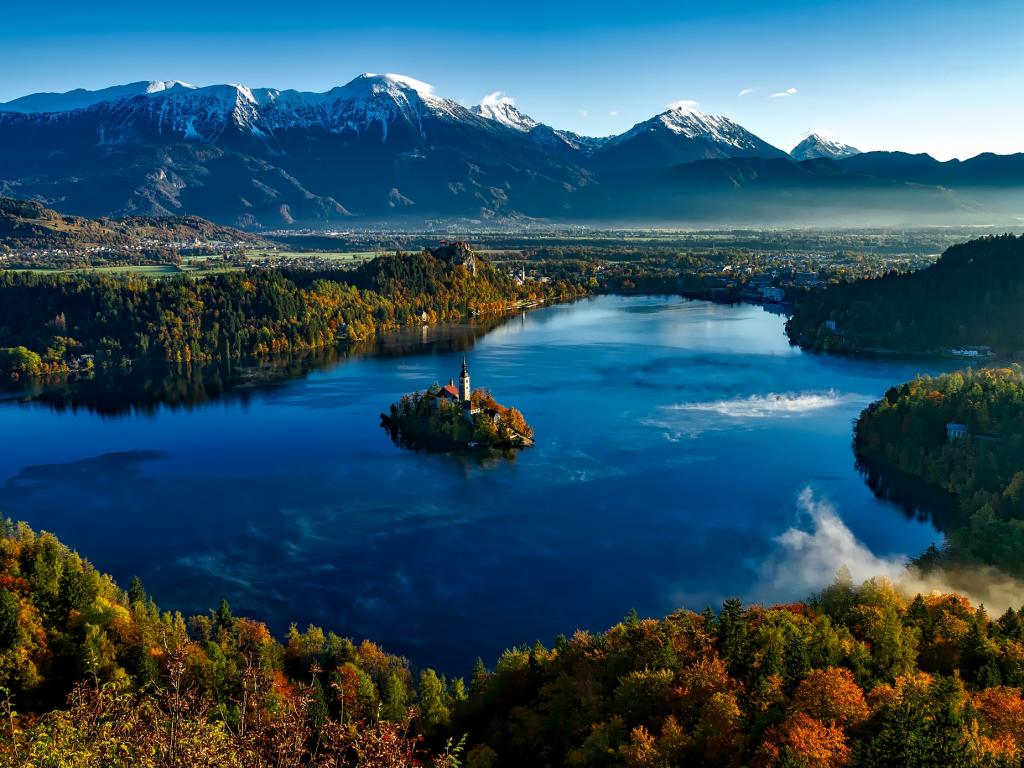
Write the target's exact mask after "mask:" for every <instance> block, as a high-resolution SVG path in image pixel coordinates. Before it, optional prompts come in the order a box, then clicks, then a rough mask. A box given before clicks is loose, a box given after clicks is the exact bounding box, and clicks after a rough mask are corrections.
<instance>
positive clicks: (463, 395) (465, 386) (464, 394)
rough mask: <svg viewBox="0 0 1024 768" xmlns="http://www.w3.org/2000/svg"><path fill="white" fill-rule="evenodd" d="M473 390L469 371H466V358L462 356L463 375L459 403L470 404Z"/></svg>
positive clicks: (460, 377)
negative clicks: (470, 386)
mask: <svg viewBox="0 0 1024 768" xmlns="http://www.w3.org/2000/svg"><path fill="white" fill-rule="evenodd" d="M472 392H473V391H472V390H471V389H470V388H469V371H467V370H466V356H465V355H463V356H462V373H460V374H459V401H460V402H463V403H468V402H469V398H470V395H471V394H472Z"/></svg>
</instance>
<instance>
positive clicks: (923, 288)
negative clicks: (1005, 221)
mask: <svg viewBox="0 0 1024 768" xmlns="http://www.w3.org/2000/svg"><path fill="white" fill-rule="evenodd" d="M1022 306H1024V236H1022V237H1017V236H1014V235H1002V236H992V237H983V238H980V239H977V240H972V241H971V242H968V243H963V244H961V245H954V246H952V247H951V248H949V249H948V250H946V252H945V253H943V254H942V256H941V257H940V258H939V260H938V261H937V262H936V263H935V264H934V265H933V266H931V267H929V268H927V269H924V270H921V271H920V272H914V273H910V274H902V275H898V274H890V275H887V276H885V277H882V278H879V279H875V280H861V281H857V282H853V283H846V284H841V285H836V286H831V287H829V288H828V289H827V290H825V291H822V292H820V293H812V294H809V295H807V296H806V297H804V298H802V299H800V300H799V301H798V302H797V304H796V306H795V308H794V313H793V317H792V319H790V321H789V322H788V323H787V324H786V332H787V333H788V334H789V337H790V340H791V341H793V342H794V343H797V344H799V345H800V346H802V347H805V348H807V349H816V350H824V351H830V352H848V353H856V352H863V351H876V350H885V351H896V352H909V353H946V352H948V351H949V350H950V349H951V348H954V347H965V346H975V347H978V346H987V347H991V348H992V350H993V351H995V352H996V353H998V354H1003V355H1016V354H1019V353H1021V352H1024V322H1022V320H1024V315H1022V314H1021V307H1022Z"/></svg>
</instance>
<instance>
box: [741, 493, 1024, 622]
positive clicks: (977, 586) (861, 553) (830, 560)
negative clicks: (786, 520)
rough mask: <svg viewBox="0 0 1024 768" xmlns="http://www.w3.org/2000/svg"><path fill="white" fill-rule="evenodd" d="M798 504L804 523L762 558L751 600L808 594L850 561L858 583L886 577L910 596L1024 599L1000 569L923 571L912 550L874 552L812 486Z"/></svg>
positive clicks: (1001, 604) (1014, 602)
mask: <svg viewBox="0 0 1024 768" xmlns="http://www.w3.org/2000/svg"><path fill="white" fill-rule="evenodd" d="M797 506H798V508H799V511H800V513H801V518H802V521H803V523H804V524H802V525H797V526H793V527H791V528H789V529H788V530H787V531H785V532H784V533H782V534H781V535H779V536H776V537H775V539H774V542H775V545H776V549H775V551H774V552H773V553H772V554H771V555H770V556H769V557H768V558H767V559H766V560H765V561H764V562H763V563H762V565H761V579H760V583H759V584H758V585H757V586H756V587H755V588H754V590H753V593H752V594H751V595H749V598H750V599H753V600H758V601H763V602H775V601H788V600H801V599H804V598H806V597H807V596H809V595H812V594H814V593H815V592H818V591H819V590H821V589H823V588H824V587H826V586H828V585H829V584H830V583H831V582H832V581H833V579H834V578H835V574H836V572H837V571H838V570H839V569H840V568H841V567H844V566H845V567H846V569H847V570H849V572H850V576H851V577H852V579H853V582H854V583H855V584H859V583H861V582H863V581H867V580H868V579H872V578H877V577H881V578H885V579H888V580H889V581H891V582H892V583H893V584H894V585H895V586H896V588H897V589H898V590H900V591H901V592H902V593H903V594H904V595H905V596H907V597H911V596H913V595H916V594H924V595H927V594H934V593H949V592H957V593H959V594H962V595H965V596H966V597H967V598H968V599H969V600H970V601H971V602H972V603H974V604H975V605H978V604H982V603H983V604H984V605H985V607H986V608H988V609H989V610H990V611H994V612H996V613H1002V612H1003V611H1005V610H1006V609H1007V608H1008V607H1011V606H1013V607H1016V606H1019V605H1020V604H1021V595H1022V594H1024V583H1022V582H1021V581H1020V580H1018V579H1015V578H1013V577H1011V576H1008V575H1007V574H1005V573H1002V572H1001V571H998V570H996V569H995V568H992V567H990V566H983V567H972V568H967V567H953V568H951V569H950V570H945V571H933V572H929V573H922V572H921V571H920V570H918V569H917V568H916V567H915V566H914V565H912V564H910V561H909V558H908V557H907V556H906V555H903V554H893V555H876V554H875V553H874V552H872V551H871V550H870V549H869V548H868V546H867V545H866V544H865V543H864V542H863V541H861V540H860V539H858V538H857V537H856V536H855V535H854V533H853V531H851V530H850V529H849V528H848V527H847V526H846V523H844V522H843V520H842V518H841V517H840V516H839V513H838V512H837V511H836V509H835V507H833V506H832V504H830V503H829V502H828V501H824V500H820V499H818V498H816V497H815V495H814V492H813V491H812V490H811V489H810V488H805V489H804V490H803V491H801V493H800V496H799V499H798V504H797Z"/></svg>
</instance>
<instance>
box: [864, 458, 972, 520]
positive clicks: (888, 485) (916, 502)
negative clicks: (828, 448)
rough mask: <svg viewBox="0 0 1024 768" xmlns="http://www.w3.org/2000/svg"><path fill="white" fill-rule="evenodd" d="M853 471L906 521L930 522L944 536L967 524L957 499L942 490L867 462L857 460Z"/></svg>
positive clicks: (900, 472) (913, 477)
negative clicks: (855, 469) (899, 511)
mask: <svg viewBox="0 0 1024 768" xmlns="http://www.w3.org/2000/svg"><path fill="white" fill-rule="evenodd" d="M856 468H857V471H858V472H859V473H860V474H861V477H863V478H864V482H865V483H866V484H867V486H868V488H870V489H871V491H872V493H874V494H875V497H876V498H879V499H882V500H884V501H888V502H890V503H892V504H894V505H896V506H898V507H899V508H901V509H902V510H903V513H904V514H905V515H906V516H907V518H909V519H913V520H918V521H920V522H930V523H931V524H932V525H933V526H934V527H935V529H936V530H938V531H939V532H940V533H943V534H948V533H949V532H950V531H953V530H955V529H957V528H959V527H961V526H962V525H964V524H965V523H966V522H967V521H966V519H965V517H964V512H963V510H962V508H961V506H960V504H959V503H958V501H957V498H956V496H955V495H953V494H952V493H950V492H949V491H947V490H945V489H944V488H940V487H939V486H937V485H933V484H932V483H927V482H925V481H924V480H922V479H921V478H919V477H915V476H914V475H909V474H907V473H906V472H903V471H902V470H899V469H896V468H895V467H891V466H888V465H885V464H882V463H880V462H875V461H871V460H869V459H864V458H858V459H857V462H856Z"/></svg>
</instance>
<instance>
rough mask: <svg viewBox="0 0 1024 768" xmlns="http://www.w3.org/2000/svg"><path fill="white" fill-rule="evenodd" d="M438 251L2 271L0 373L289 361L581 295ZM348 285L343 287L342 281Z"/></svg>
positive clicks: (14, 374)
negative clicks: (139, 363) (317, 267)
mask: <svg viewBox="0 0 1024 768" xmlns="http://www.w3.org/2000/svg"><path fill="white" fill-rule="evenodd" d="M471 264H472V266H473V269H468V268H467V267H466V266H465V265H464V264H462V263H456V262H455V261H453V260H452V259H451V258H450V254H448V253H447V252H446V251H444V250H443V249H438V250H436V251H434V252H424V253H412V254H407V253H398V254H395V255H393V256H382V257H378V258H376V259H374V260H373V261H371V262H369V263H367V264H364V265H362V266H361V267H360V268H358V269H357V270H353V271H351V272H338V271H333V272H328V273H318V272H312V271H308V270H296V271H294V272H288V273H285V272H282V271H277V270H260V269H253V270H249V271H246V272H235V273H225V274H211V275H209V276H207V277H205V278H203V279H192V278H189V277H178V278H170V279H165V280H150V279H146V278H143V277H137V276H122V277H118V276H100V275H95V274H81V275H75V274H63V275H60V274H38V273H27V274H25V273H15V272H3V271H0V377H2V376H6V377H8V378H9V377H15V378H17V377H21V378H26V377H33V376H38V375H47V374H57V373H62V372H66V371H68V370H69V369H71V368H73V367H75V366H76V365H77V364H78V363H79V361H80V360H82V359H83V358H87V359H88V362H89V364H95V365H98V366H100V365H121V364H126V363H130V362H131V361H132V360H140V359H159V360H165V361H167V362H171V363H193V362H209V361H214V360H225V359H241V358H247V357H261V356H267V355H278V354H287V353H294V352H297V351H304V350H316V349H325V348H329V347H334V346H337V345H339V344H342V343H346V342H352V341H360V340H365V339H368V338H372V337H373V336H374V335H375V334H377V333H378V332H380V331H386V330H390V329H394V328H399V327H402V326H408V325H420V324H426V323H436V322H443V321H460V320H465V319H467V318H469V317H472V316H477V315H487V314H492V313H497V312H501V311H505V310H508V309H511V308H514V307H517V306H522V305H525V304H529V303H532V302H537V301H541V300H545V299H550V298H558V299H564V298H572V297H575V296H577V295H579V294H580V293H582V292H583V290H584V289H582V288H580V287H577V286H576V285H573V284H571V283H568V282H565V281H558V282H548V283H541V282H531V283H529V284H523V285H521V284H517V283H516V282H515V281H514V280H513V279H512V278H510V277H509V276H508V275H506V274H504V273H502V272H500V271H499V270H497V269H496V268H494V267H493V266H492V265H490V264H489V263H487V262H486V261H484V260H483V259H480V258H479V257H476V256H475V255H474V256H473V261H472V262H471ZM342 281H344V282H342Z"/></svg>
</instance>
